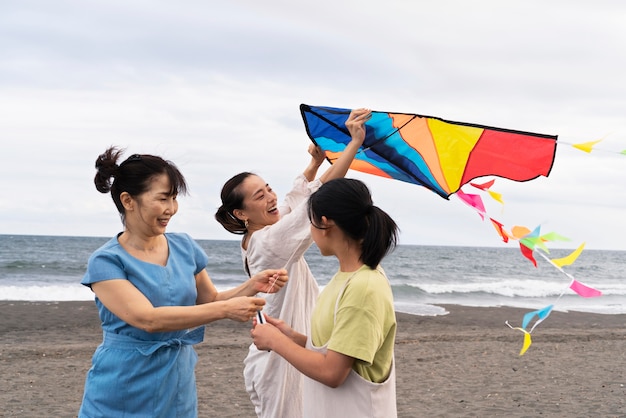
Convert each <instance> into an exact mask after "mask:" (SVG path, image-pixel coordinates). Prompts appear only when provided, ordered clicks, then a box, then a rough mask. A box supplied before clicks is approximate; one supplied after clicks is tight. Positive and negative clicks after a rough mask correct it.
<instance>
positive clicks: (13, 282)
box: [0, 235, 626, 315]
mask: <svg viewBox="0 0 626 418" xmlns="http://www.w3.org/2000/svg"><path fill="white" fill-rule="evenodd" d="M108 239H109V238H101V237H62V236H36V235H0V300H5V301H6V300H16V301H17V300H20V301H72V300H93V294H92V293H91V291H90V290H89V289H88V288H86V287H84V286H82V285H81V284H80V280H81V278H82V276H83V274H84V272H85V269H86V266H87V260H88V258H89V255H90V254H91V253H92V252H93V251H94V250H96V249H97V248H98V247H99V246H101V245H102V244H103V243H105V242H106V241H107V240H108ZM197 242H198V243H199V244H200V246H201V247H202V248H203V249H204V250H205V251H206V253H207V254H208V256H209V265H208V267H207V270H208V272H209V275H210V276H211V279H212V280H213V282H214V283H215V286H216V287H217V288H218V289H220V290H224V289H228V288H230V287H233V286H235V285H237V284H239V283H241V281H242V280H243V279H244V278H245V276H244V273H243V268H242V265H241V255H240V251H239V241H222V240H197ZM571 251H572V250H551V253H550V258H558V257H564V256H565V255H567V254H569V253H570V252H571ZM305 258H306V259H307V261H308V263H309V266H310V268H311V270H312V271H313V274H314V275H315V277H316V278H317V280H318V282H319V284H320V286H322V287H323V286H324V285H325V284H326V283H328V280H330V278H331V277H332V275H333V274H334V273H335V272H336V270H337V268H338V263H337V261H336V259H335V258H334V257H323V256H321V255H320V254H319V251H318V250H317V248H316V247H315V245H313V246H312V247H311V248H310V249H309V250H308V251H307V253H306V254H305ZM536 259H537V263H538V265H537V267H534V266H533V265H532V263H530V262H529V261H528V260H527V259H526V258H524V257H523V256H522V254H521V253H520V251H519V250H518V249H517V248H516V247H515V246H511V247H506V248H499V247H498V248H495V247H494V248H491V247H454V246H414V245H400V246H398V247H397V248H396V249H395V251H394V252H393V253H391V254H390V255H388V256H387V257H386V258H385V259H384V260H383V262H382V266H383V268H384V269H385V271H386V273H387V276H388V278H389V281H390V283H391V286H392V289H393V294H394V300H395V305H396V310H397V311H398V312H406V313H410V314H415V315H439V314H445V313H446V311H445V310H444V309H443V308H440V307H439V306H437V305H439V304H452V305H465V306H485V307H493V306H510V307H519V308H526V309H530V310H534V309H540V308H543V307H545V306H547V305H549V304H552V303H554V310H557V311H580V312H593V313H602V314H624V313H626V251H601V250H584V251H583V252H582V254H581V255H580V257H579V258H578V259H577V260H576V262H575V263H574V264H572V265H571V266H567V267H564V270H565V271H566V272H567V273H569V274H570V275H572V276H573V277H575V278H576V280H578V281H580V282H582V283H584V284H586V285H588V286H591V287H593V288H596V289H598V290H600V291H602V293H603V295H602V296H600V297H597V298H583V297H581V296H579V295H578V294H576V293H574V292H573V291H572V290H570V289H569V284H570V281H571V279H570V278H569V277H567V276H566V275H565V274H563V273H562V272H561V271H559V270H558V269H556V268H555V267H554V266H552V265H551V264H550V263H548V262H547V261H546V260H544V259H542V258H541V257H536Z"/></svg>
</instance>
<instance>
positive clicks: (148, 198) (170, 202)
mask: <svg viewBox="0 0 626 418" xmlns="http://www.w3.org/2000/svg"><path fill="white" fill-rule="evenodd" d="M170 191H171V187H170V180H169V177H168V176H167V175H166V174H160V175H158V176H156V177H154V179H153V180H152V181H151V183H150V188H149V189H148V190H147V191H146V192H144V193H142V194H141V195H139V196H137V198H136V199H133V209H132V211H130V212H129V211H128V210H127V211H126V223H127V224H128V223H130V224H131V225H129V226H133V227H134V228H135V229H137V230H139V231H141V232H142V233H143V234H145V235H147V236H155V235H161V234H164V233H165V229H166V228H167V224H168V223H169V221H170V219H171V218H172V216H174V215H175V214H176V212H178V201H177V200H176V197H177V196H176V195H171V194H170Z"/></svg>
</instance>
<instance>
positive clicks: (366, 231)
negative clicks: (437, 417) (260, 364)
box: [252, 178, 398, 418]
mask: <svg viewBox="0 0 626 418" xmlns="http://www.w3.org/2000/svg"><path fill="white" fill-rule="evenodd" d="M308 205H309V218H310V220H311V234H312V237H313V240H314V241H315V243H316V244H317V246H318V248H319V249H320V252H321V253H322V255H325V256H330V255H333V256H335V257H337V259H338V261H339V271H338V272H337V273H336V274H335V276H334V277H333V278H332V280H331V281H330V282H329V283H328V285H326V287H325V288H324V290H323V291H322V293H321V294H320V296H319V298H318V300H317V304H316V307H315V310H314V312H313V316H312V318H311V336H310V337H307V336H306V335H303V334H300V333H298V332H297V331H295V330H293V329H291V328H290V327H289V326H287V325H286V324H285V323H284V322H282V321H280V320H277V319H275V318H271V317H266V318H265V319H266V322H267V323H266V324H258V323H256V324H255V327H254V328H253V330H252V337H253V339H254V343H255V344H256V345H257V347H258V348H259V349H264V350H273V351H275V352H276V353H277V354H279V355H280V356H282V357H283V358H285V359H286V360H287V361H288V362H289V363H291V364H292V365H293V366H294V367H295V368H296V369H298V370H299V371H300V372H301V373H303V374H304V375H305V376H306V378H305V384H304V395H303V406H304V408H303V409H304V416H305V417H342V418H343V417H346V416H359V417H368V416H385V417H394V416H396V397H395V367H394V361H393V348H394V342H395V335H396V318H395V312H394V309H393V296H392V293H391V287H390V285H389V282H388V280H387V277H386V276H385V272H384V271H383V269H382V268H381V267H380V265H379V264H380V262H381V260H382V259H383V257H384V256H385V255H386V254H387V253H388V252H389V251H390V250H391V249H393V248H394V247H395V245H396V243H397V234H398V228H397V225H396V223H395V222H394V221H393V219H391V217H389V215H388V214H387V213H386V212H384V211H383V210H382V209H380V208H378V207H377V206H374V205H373V203H372V199H371V195H370V192H369V190H368V188H367V186H366V185H365V184H364V183H363V182H361V181H359V180H355V179H344V178H342V179H336V180H332V181H329V182H327V183H325V184H323V185H322V186H321V187H320V188H319V190H318V191H317V192H315V193H313V194H312V195H311V197H310V198H309V204H308Z"/></svg>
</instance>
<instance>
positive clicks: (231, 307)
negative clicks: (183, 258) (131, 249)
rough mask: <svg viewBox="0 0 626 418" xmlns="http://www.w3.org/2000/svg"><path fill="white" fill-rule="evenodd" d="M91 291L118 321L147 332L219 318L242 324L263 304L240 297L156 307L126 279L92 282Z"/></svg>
mask: <svg viewBox="0 0 626 418" xmlns="http://www.w3.org/2000/svg"><path fill="white" fill-rule="evenodd" d="M203 271H204V270H203ZM205 274H206V272H205ZM207 277H208V276H207ZM91 289H92V290H93V291H94V293H95V294H96V296H97V297H98V299H100V301H101V302H102V303H103V304H104V306H106V307H107V308H108V309H109V310H110V311H111V312H113V314H115V315H116V316H117V317H118V318H120V319H121V320H122V321H124V322H126V323H128V324H130V325H132V326H134V327H137V328H140V329H142V330H144V331H147V332H164V331H176V330H183V329H188V328H193V327H197V326H200V325H203V324H207V323H209V322H213V321H216V320H219V319H232V320H235V321H241V322H245V321H248V320H250V318H252V317H253V316H254V315H255V314H256V312H257V311H258V310H260V309H262V308H263V305H265V300H264V299H262V298H254V297H246V296H241V297H235V298H232V299H228V300H224V301H215V302H211V303H201V304H198V305H193V306H158V307H155V306H154V305H153V304H152V303H151V302H150V300H148V298H147V297H146V296H145V295H144V294H143V293H141V291H139V289H137V288H136V287H135V286H134V285H133V284H132V283H131V282H130V281H128V280H125V279H112V280H105V281H101V282H97V283H93V284H92V285H91Z"/></svg>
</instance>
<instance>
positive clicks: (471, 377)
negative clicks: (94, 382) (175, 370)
mask: <svg viewBox="0 0 626 418" xmlns="http://www.w3.org/2000/svg"><path fill="white" fill-rule="evenodd" d="M445 308H446V309H447V310H448V311H449V312H450V313H449V314H448V315H444V316H435V317H420V316H412V315H407V314H401V313H399V314H398V315H397V316H398V336H397V339H396V361H397V404H398V416H399V417H438V416H440V417H452V416H454V417H461V416H474V417H486V416H506V417H536V416H549V417H589V416H598V417H626V315H598V314H588V313H579V312H568V313H561V312H553V313H552V314H551V315H550V317H549V318H548V319H547V320H546V321H545V322H544V323H542V324H541V325H539V326H538V327H537V329H535V331H534V332H533V334H532V336H533V344H532V346H531V347H530V349H529V350H528V352H527V353H526V354H525V355H524V356H521V357H520V356H519V350H520V348H521V346H522V340H523V334H522V333H521V332H519V331H514V330H511V329H509V328H508V327H506V325H505V324H504V321H506V320H508V321H510V322H511V323H512V324H513V325H519V324H520V322H521V320H522V316H523V315H524V313H526V312H528V310H524V309H513V308H467V307H462V306H445ZM249 328H250V324H249V323H246V324H242V323H235V322H232V321H219V322H216V323H213V324H210V325H209V326H207V330H206V334H205V341H204V342H203V343H201V344H199V345H197V346H196V350H197V352H198V355H199V362H198V367H197V369H196V374H197V381H198V382H197V383H198V396H199V416H200V417H254V410H253V408H252V406H251V404H250V402H249V400H248V397H247V394H246V392H245V390H244V384H243V377H242V369H243V364H242V361H243V359H244V357H245V355H246V351H247V347H248V345H249V343H250V340H249V334H248V330H249ZM100 340H101V330H100V327H99V321H98V317H97V312H96V308H95V305H94V303H93V302H60V303H50V302H16V301H0V370H1V373H2V380H1V382H0V405H2V406H1V407H0V416H2V417H74V416H76V413H77V411H78V408H79V405H80V401H81V396H82V390H83V383H84V378H85V373H86V372H87V370H88V368H89V366H90V362H91V356H92V354H93V352H94V350H95V348H96V347H97V345H98V344H99V343H100Z"/></svg>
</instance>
